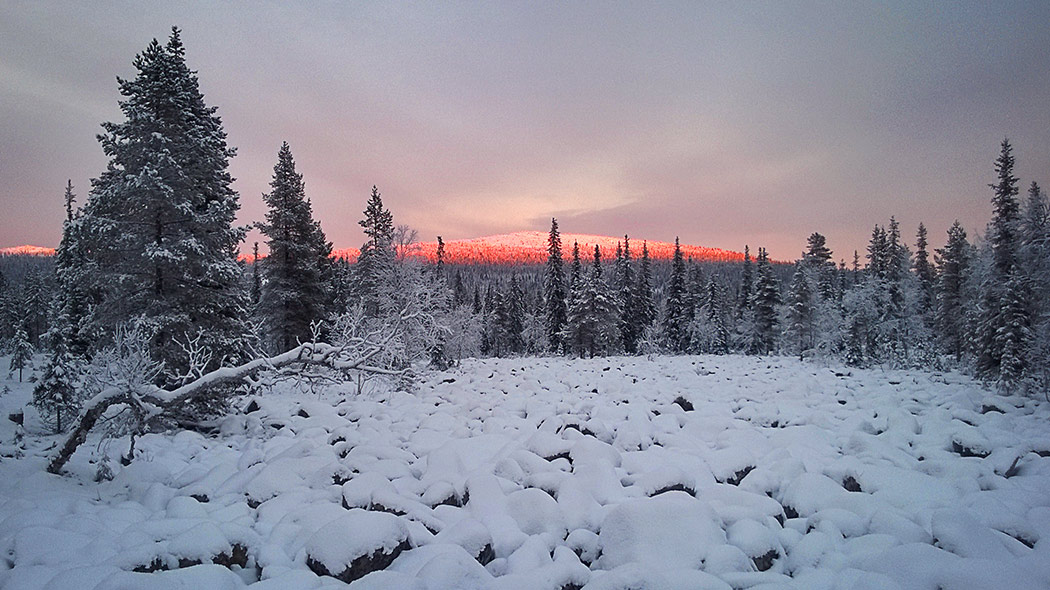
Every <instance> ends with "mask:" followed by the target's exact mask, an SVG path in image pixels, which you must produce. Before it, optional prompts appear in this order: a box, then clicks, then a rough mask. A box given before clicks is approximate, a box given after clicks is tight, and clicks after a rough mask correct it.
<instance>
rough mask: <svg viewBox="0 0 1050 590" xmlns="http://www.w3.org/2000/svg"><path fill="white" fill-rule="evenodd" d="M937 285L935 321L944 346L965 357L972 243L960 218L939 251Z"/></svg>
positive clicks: (946, 349)
mask: <svg viewBox="0 0 1050 590" xmlns="http://www.w3.org/2000/svg"><path fill="white" fill-rule="evenodd" d="M934 258H935V261H936V263H937V270H938V273H937V289H936V309H935V313H934V325H935V329H936V333H937V334H938V339H939V341H940V345H941V348H942V350H944V351H945V352H946V353H948V354H950V355H952V356H953V357H955V360H956V361H961V360H962V358H963V353H964V352H965V351H966V348H967V324H966V317H967V307H968V298H967V296H966V278H967V276H968V274H969V270H970V258H971V247H970V243H969V242H968V241H967V240H966V230H965V229H963V227H962V224H960V223H959V221H958V220H956V221H955V223H953V224H952V226H951V228H949V229H948V241H947V243H946V244H945V245H944V248H939V249H937V251H936V254H935V257H934Z"/></svg>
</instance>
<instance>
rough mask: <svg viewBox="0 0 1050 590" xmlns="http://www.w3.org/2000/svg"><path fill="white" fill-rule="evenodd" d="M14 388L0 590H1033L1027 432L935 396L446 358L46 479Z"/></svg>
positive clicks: (142, 444)
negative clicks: (375, 383)
mask: <svg viewBox="0 0 1050 590" xmlns="http://www.w3.org/2000/svg"><path fill="white" fill-rule="evenodd" d="M3 362H4V361H3V359H0V365H2V364H3ZM32 385H33V384H32V383H31V382H29V381H26V382H25V383H21V384H20V383H18V381H17V377H16V378H15V379H14V380H11V379H9V378H6V379H5V378H4V377H3V376H0V388H2V387H3V386H7V387H9V388H10V390H11V391H10V393H8V394H6V395H3V396H0V588H4V589H5V590H6V589H8V588H11V589H42V588H51V589H60V588H70V587H77V588H144V587H150V588H243V587H250V588H259V589H262V590H265V589H276V588H282V589H291V590H298V589H307V588H310V589H313V588H342V587H346V584H344V582H342V581H339V580H336V579H335V578H333V577H330V576H327V575H319V574H318V573H317V572H316V571H315V570H314V569H312V568H311V567H310V566H309V565H308V564H309V563H311V562H316V563H319V564H321V565H323V566H324V568H325V569H326V570H328V571H329V572H331V573H333V574H338V573H340V572H342V571H343V570H344V569H346V568H347V567H348V566H349V565H350V564H351V563H352V562H354V560H356V559H358V558H360V557H363V556H370V555H375V554H376V552H381V553H382V552H386V553H391V554H392V553H394V552H396V551H397V550H401V552H400V553H399V554H398V555H397V557H396V558H395V559H393V561H392V562H391V563H389V564H388V565H386V566H385V567H383V569H381V570H379V571H374V572H372V573H368V574H367V575H364V576H363V577H360V578H359V579H356V580H354V581H353V582H352V583H351V584H350V588H353V589H357V590H360V589H367V588H395V587H396V588H410V589H419V590H437V589H446V588H447V589H453V588H456V589H459V588H477V589H494V590H508V589H519V588H521V589H525V588H551V589H553V590H558V589H560V588H563V587H580V588H586V589H587V590H595V589H602V588H612V589H624V588H632V587H645V588H650V589H658V588H668V589H679V588H705V589H706V588H711V589H714V588H718V589H723V590H724V589H726V588H807V589H808V588H828V589H833V588H888V589H901V590H911V589H916V590H919V589H922V590H926V589H933V588H938V587H940V588H979V587H1000V586H1003V587H1012V588H1018V589H1023V588H1046V587H1050V496H1048V495H1047V493H1046V490H1047V489H1050V407H1048V405H1047V404H1045V402H1044V403H1040V402H1039V401H1038V400H1036V399H1030V398H1016V397H1003V396H999V395H993V394H990V393H988V392H987V391H986V390H984V389H983V388H981V387H980V385H979V384H977V383H974V382H973V381H971V380H969V379H967V378H966V377H963V376H960V375H957V374H954V373H924V372H918V371H916V372H911V371H882V370H867V371H865V370H857V369H851V370H850V371H848V372H847V371H843V370H841V369H836V368H834V367H822V366H818V365H815V364H811V363H800V362H798V361H795V360H793V359H787V358H775V357H774V358H768V357H767V358H754V357H732V356H728V357H706V356H705V357H687V356H682V357H659V356H657V357H651V358H644V357H629V358H607V359H593V360H572V359H503V360H497V359H491V360H471V361H465V362H464V363H463V365H462V367H460V368H457V369H454V370H451V371H448V372H444V373H435V374H430V375H425V376H424V377H423V380H422V382H420V383H419V384H418V386H417V388H416V390H415V391H413V392H411V393H404V392H379V391H377V392H375V393H371V394H367V395H361V396H358V395H355V393H354V391H355V386H354V385H347V386H338V385H333V386H331V387H329V388H328V389H325V390H322V391H320V392H314V393H304V392H302V391H299V390H296V389H295V388H293V387H290V386H288V387H287V389H281V388H280V387H278V388H276V389H275V390H273V391H271V392H262V393H259V394H257V395H255V396H254V398H253V399H255V400H256V402H257V404H256V405H258V407H259V409H258V410H255V411H253V412H251V413H244V414H241V413H235V414H233V415H231V416H229V417H227V418H226V419H224V420H223V421H222V427H221V429H220V432H219V433H218V434H216V435H214V436H204V435H201V434H198V433H193V432H178V433H156V434H149V435H146V436H143V437H141V438H139V439H138V440H137V441H136V452H137V455H136V457H135V459H134V461H133V462H132V463H131V464H130V465H128V466H122V465H120V463H119V462H118V461H117V459H118V458H119V457H120V456H121V455H122V454H124V453H126V452H127V448H128V442H129V441H128V439H127V438H122V439H113V440H108V441H105V442H102V444H100V439H99V435H98V434H93V435H92V437H91V438H89V440H88V441H87V443H85V444H84V445H83V446H82V448H81V449H80V450H78V451H77V453H76V454H75V455H74V456H73V458H72V459H71V461H70V462H69V464H68V467H67V471H68V473H67V475H65V476H63V477H58V476H53V475H50V474H47V473H46V472H45V471H44V467H45V465H46V462H47V458H48V456H49V454H50V453H51V452H53V450H54V445H55V443H56V442H57V441H58V439H57V438H56V437H53V436H48V435H43V434H34V433H32V432H27V429H25V428H23V427H20V426H18V425H16V424H15V423H14V422H12V421H10V420H8V419H7V415H8V414H11V413H15V412H18V411H21V410H23V408H24V406H25V404H26V402H27V401H28V400H29V399H30V395H31V390H32ZM678 397H682V398H684V399H686V400H688V401H689V402H690V403H692V404H693V406H694V409H693V410H691V411H686V410H684V409H683V408H682V407H681V406H680V405H678V404H675V403H674V400H675V399H676V398H678ZM247 405H248V399H245V400H242V401H241V402H238V403H237V404H236V407H239V408H245V407H246V406H247ZM985 406H994V407H996V408H998V409H999V410H1001V412H1000V411H991V412H987V413H982V409H983V408H984V407H985ZM30 414H31V413H30ZM101 463H105V464H107V465H109V466H110V467H111V468H112V469H113V471H114V478H113V479H112V481H102V482H95V481H94V475H95V472H96V471H97V469H98V466H99V464H101ZM158 569H159V570H160V571H154V572H152V573H145V572H147V571H149V570H158ZM135 570H139V571H135Z"/></svg>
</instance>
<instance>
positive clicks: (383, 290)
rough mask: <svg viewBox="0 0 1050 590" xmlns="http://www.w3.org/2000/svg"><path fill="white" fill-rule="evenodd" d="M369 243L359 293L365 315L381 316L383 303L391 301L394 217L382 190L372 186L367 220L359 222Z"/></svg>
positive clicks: (361, 265) (360, 265) (364, 252)
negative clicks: (381, 193) (389, 299)
mask: <svg viewBox="0 0 1050 590" xmlns="http://www.w3.org/2000/svg"><path fill="white" fill-rule="evenodd" d="M358 223H359V225H360V226H361V227H362V228H364V232H365V235H366V236H367V237H368V240H367V241H366V242H365V244H364V245H363V246H362V247H361V255H360V257H358V259H357V266H356V268H355V274H356V276H357V290H358V296H359V298H360V300H361V303H362V304H363V306H364V310H365V314H366V315H367V316H368V317H370V318H376V317H379V316H380V314H381V312H382V311H383V310H382V309H381V302H382V301H383V300H385V299H387V297H388V295H389V293H388V291H389V289H390V287H391V281H392V277H391V275H392V273H393V267H394V248H393V240H394V216H393V214H392V213H391V212H390V211H389V210H388V209H386V208H385V207H384V206H383V198H382V195H380V193H379V189H378V188H377V187H375V186H374V185H373V186H372V195H371V196H370V197H369V198H368V205H367V206H366V207H365V217H364V219H362V220H361V221H359V222H358Z"/></svg>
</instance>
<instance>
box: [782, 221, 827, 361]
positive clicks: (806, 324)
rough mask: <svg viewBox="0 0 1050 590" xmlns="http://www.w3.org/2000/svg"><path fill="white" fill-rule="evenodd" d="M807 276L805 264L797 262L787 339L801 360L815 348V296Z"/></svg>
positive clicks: (791, 289)
mask: <svg viewBox="0 0 1050 590" xmlns="http://www.w3.org/2000/svg"><path fill="white" fill-rule="evenodd" d="M815 235H819V234H815ZM806 275H807V273H806V268H805V266H803V262H801V261H800V262H797V263H796V264H795V272H794V274H793V275H792V276H791V286H790V287H789V288H788V302H787V306H788V307H787V326H785V337H786V339H787V342H788V343H789V345H790V346H791V348H792V349H793V350H794V351H795V352H796V353H797V354H798V358H799V360H802V359H803V358H805V355H806V351H808V350H809V349H811V348H812V347H813V331H814V324H813V320H814V314H815V311H814V309H813V295H812V293H811V292H810V287H809V282H810V281H809V277H807V276H806Z"/></svg>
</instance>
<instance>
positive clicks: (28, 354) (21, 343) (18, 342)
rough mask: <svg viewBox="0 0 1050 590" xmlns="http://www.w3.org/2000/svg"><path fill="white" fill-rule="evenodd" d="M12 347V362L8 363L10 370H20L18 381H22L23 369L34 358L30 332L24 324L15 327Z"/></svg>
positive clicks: (11, 371)
mask: <svg viewBox="0 0 1050 590" xmlns="http://www.w3.org/2000/svg"><path fill="white" fill-rule="evenodd" d="M11 348H12V350H11V363H10V364H9V365H8V372H9V373H14V372H15V371H18V382H19V383H21V382H22V371H23V370H24V369H25V368H26V365H29V364H30V363H31V362H32V360H33V344H32V343H31V342H29V334H28V333H27V332H26V329H25V327H24V326H23V325H22V324H19V325H18V327H17V328H15V336H14V339H13V341H12V343H11Z"/></svg>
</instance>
